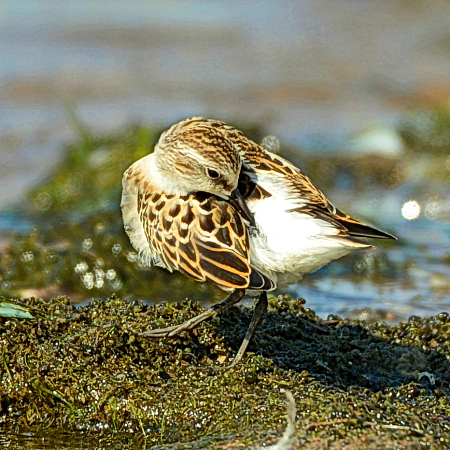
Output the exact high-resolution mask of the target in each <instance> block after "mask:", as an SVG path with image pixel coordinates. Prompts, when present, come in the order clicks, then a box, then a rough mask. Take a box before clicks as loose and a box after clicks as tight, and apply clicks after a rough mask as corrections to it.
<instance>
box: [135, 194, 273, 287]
mask: <svg viewBox="0 0 450 450" xmlns="http://www.w3.org/2000/svg"><path fill="white" fill-rule="evenodd" d="M137 210H138V214H139V217H140V220H141V223H142V225H143V229H144V232H145V235H146V238H147V241H148V244H149V247H150V250H151V253H152V255H153V257H154V259H159V261H160V263H162V265H163V266H164V267H166V268H167V269H169V270H170V271H173V270H178V271H180V272H182V273H183V274H185V275H187V276H189V277H191V278H194V279H195V280H197V281H206V280H208V281H212V282H213V283H215V284H217V285H218V286H220V287H221V288H222V289H225V290H232V289H236V288H241V289H245V288H248V289H260V290H272V289H274V288H275V283H274V282H273V281H272V280H270V279H269V278H268V277H266V276H265V275H263V274H261V273H260V272H258V271H257V270H255V269H254V268H252V267H251V265H250V239H249V234H248V230H247V228H246V226H245V223H244V221H243V219H242V217H241V216H240V214H239V213H238V211H236V209H235V208H234V207H233V206H232V205H230V204H229V203H227V202H226V201H223V200H219V199H217V198H216V197H214V196H209V195H207V194H205V195H202V194H192V195H183V196H182V195H166V194H164V193H161V192H157V191H151V189H147V190H146V191H145V192H144V193H143V194H139V195H138V200H137Z"/></svg>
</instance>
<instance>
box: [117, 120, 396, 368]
mask: <svg viewBox="0 0 450 450" xmlns="http://www.w3.org/2000/svg"><path fill="white" fill-rule="evenodd" d="M121 206H122V214H123V222H124V225H125V230H126V232H127V233H128V236H129V238H130V240H131V243H132V245H133V246H134V248H135V249H136V250H137V252H138V254H139V257H140V258H141V260H142V261H143V262H144V263H145V264H147V265H156V266H161V267H164V268H166V269H167V270H169V271H170V272H173V271H174V270H178V271H180V272H182V273H183V274H185V275H187V276H188V277H191V278H193V279H195V280H197V281H211V282H213V283H215V284H216V285H217V286H219V287H220V288H222V289H223V290H225V291H227V292H229V293H230V294H229V296H228V297H227V298H226V299H225V300H223V301H222V302H221V303H219V304H216V305H213V306H211V307H210V308H209V309H207V310H206V311H205V312H204V313H202V314H200V315H198V316H196V317H194V318H192V319H190V320H188V321H186V322H184V323H183V324H181V325H177V326H170V327H167V328H162V329H154V330H150V331H147V332H145V333H143V334H144V335H146V336H150V337H165V336H174V335H176V334H178V333H180V332H182V331H186V330H191V329H193V328H194V327H196V326H197V325H198V324H200V323H201V322H202V321H204V320H205V319H207V318H209V317H212V316H214V315H216V314H217V313H219V312H221V311H224V310H225V309H227V308H229V307H230V306H231V305H233V304H235V303H237V302H239V301H240V300H241V299H242V297H243V296H244V294H245V293H246V292H247V293H260V295H259V299H258V302H257V304H256V306H255V310H254V313H253V317H252V320H251V323H250V326H249V329H248V330H247V333H246V336H245V338H244V340H243V342H242V344H241V347H240V349H239V351H238V352H237V354H236V356H235V358H234V360H233V363H232V365H231V366H234V365H235V364H237V363H238V362H239V361H240V360H241V359H242V357H243V355H244V353H245V350H246V348H247V345H248V343H249V341H250V339H251V338H252V336H253V334H254V332H255V330H256V328H257V327H258V325H259V323H260V322H261V320H262V317H263V316H264V313H265V312H266V310H267V305H268V302H267V292H268V291H272V290H273V289H275V288H276V287H283V286H287V285H289V284H292V283H294V282H296V281H298V280H300V279H301V278H302V277H303V275H304V274H307V273H311V272H314V271H315V270H317V269H319V268H320V267H322V266H324V265H325V264H327V263H329V262H330V261H332V260H334V259H337V258H341V257H342V256H345V255H347V254H348V253H350V252H352V251H353V250H358V249H363V248H369V247H372V245H370V244H367V243H366V242H362V241H360V240H358V238H360V237H363V238H381V239H395V237H394V236H392V235H391V234H389V233H386V232H384V231H381V230H378V229H376V228H373V227H370V226H368V225H365V224H363V223H361V222H359V221H357V220H355V219H352V218H351V217H350V216H348V215H347V214H344V213H343V212H341V211H340V210H338V209H337V208H335V207H334V206H333V205H332V204H331V203H330V201H329V200H328V199H327V198H326V197H325V195H324V194H323V193H322V192H321V191H320V190H319V189H317V187H316V186H315V185H314V184H313V183H312V182H311V180H310V179H309V178H308V177H307V176H306V175H304V174H303V173H302V172H301V171H300V169H298V168H297V167H295V166H294V165H293V164H291V163H290V162H289V161H287V160H286V159H283V158H281V157H280V156H278V155H277V154H275V153H272V152H270V151H269V150H267V148H265V147H263V146H260V145H258V144H256V143H255V142H253V141H251V140H250V139H248V138H246V137H245V136H244V135H243V134H242V133H241V132H240V131H238V130H237V129H235V128H233V127H231V126H229V125H227V124H225V123H224V122H220V121H218V120H210V119H203V118H202V117H192V118H190V119H186V120H183V121H181V122H180V123H177V124H175V125H173V126H172V127H171V128H170V129H169V130H167V131H165V132H164V133H163V134H162V135H161V137H160V139H159V141H158V143H157V144H156V146H155V149H154V152H153V153H151V154H149V155H147V156H145V157H144V158H142V159H140V160H139V161H136V162H135V163H134V164H133V165H131V166H130V167H129V168H128V169H127V171H126V172H125V174H124V176H123V193H122V202H121ZM231 366H230V367H231Z"/></svg>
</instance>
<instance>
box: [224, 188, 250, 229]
mask: <svg viewBox="0 0 450 450" xmlns="http://www.w3.org/2000/svg"><path fill="white" fill-rule="evenodd" d="M230 203H231V204H232V205H233V206H234V207H235V208H236V210H237V211H238V212H239V214H240V215H241V216H242V217H243V218H244V219H245V220H246V221H247V222H249V223H250V225H251V226H252V227H256V222H255V218H254V217H253V214H252V213H251V212H250V210H249V209H248V206H247V203H245V200H244V198H243V197H242V195H241V193H240V192H239V190H238V189H237V188H236V189H235V190H234V191H233V192H232V193H231V197H230Z"/></svg>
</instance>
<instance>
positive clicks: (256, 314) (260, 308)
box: [227, 291, 269, 369]
mask: <svg viewBox="0 0 450 450" xmlns="http://www.w3.org/2000/svg"><path fill="white" fill-rule="evenodd" d="M268 305H269V302H268V301H267V292H265V291H263V292H261V295H260V296H259V299H258V303H256V306H255V310H254V311H253V316H252V321H251V322H250V326H249V327H248V330H247V333H245V338H244V340H243V341H242V344H241V346H240V348H239V350H238V352H237V353H236V356H235V357H234V360H233V362H232V363H231V364H230V365H229V366H228V367H227V369H231V368H232V367H234V366H235V365H236V364H238V363H239V362H240V361H241V359H242V357H243V356H244V353H245V350H246V349H247V346H248V344H249V343H250V341H251V339H252V337H253V335H254V334H255V331H256V329H257V328H258V325H259V324H260V323H261V320H262V318H263V317H264V314H265V313H266V311H267V306H268Z"/></svg>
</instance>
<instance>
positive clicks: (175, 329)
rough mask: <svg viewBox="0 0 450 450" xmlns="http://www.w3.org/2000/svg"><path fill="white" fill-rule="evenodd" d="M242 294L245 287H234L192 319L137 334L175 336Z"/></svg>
mask: <svg viewBox="0 0 450 450" xmlns="http://www.w3.org/2000/svg"><path fill="white" fill-rule="evenodd" d="M244 294H245V289H236V290H235V291H234V292H232V293H231V294H230V295H229V296H228V297H227V298H226V299H225V300H222V301H221V302H220V303H217V304H216V305H212V306H210V307H209V308H208V309H207V310H206V311H205V312H203V313H201V314H199V315H198V316H195V317H193V318H192V319H189V320H186V322H183V323H182V324H181V325H173V326H171V327H166V328H158V329H156V330H149V331H144V332H143V333H139V335H140V336H147V337H172V336H176V335H177V334H179V333H181V332H182V331H188V330H193V329H194V328H195V327H196V326H197V325H200V324H201V323H202V322H203V321H204V320H206V319H209V318H210V317H212V316H215V315H216V314H218V313H220V312H223V311H225V310H227V309H228V308H229V307H230V306H232V305H234V304H235V303H238V302H239V301H240V300H241V299H242V297H243V296H244ZM266 301H267V300H266ZM255 311H256V310H255ZM258 323H259V322H258ZM244 350H245V348H244Z"/></svg>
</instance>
